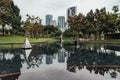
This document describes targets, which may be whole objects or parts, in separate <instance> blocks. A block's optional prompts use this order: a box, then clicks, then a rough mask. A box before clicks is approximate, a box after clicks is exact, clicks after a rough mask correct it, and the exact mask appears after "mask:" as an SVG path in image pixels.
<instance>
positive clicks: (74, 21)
mask: <svg viewBox="0 0 120 80" xmlns="http://www.w3.org/2000/svg"><path fill="white" fill-rule="evenodd" d="M84 20H85V16H84V15H83V14H82V13H79V15H78V16H77V15H76V16H73V17H69V19H68V24H69V26H70V28H71V29H74V30H76V31H77V33H78V37H79V36H80V37H81V36H82V35H81V34H80V31H81V28H82V27H84Z"/></svg>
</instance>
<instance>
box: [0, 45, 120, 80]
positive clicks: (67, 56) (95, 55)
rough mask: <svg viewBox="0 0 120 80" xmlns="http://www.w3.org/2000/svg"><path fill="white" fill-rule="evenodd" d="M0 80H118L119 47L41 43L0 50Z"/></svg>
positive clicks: (119, 71)
mask: <svg viewBox="0 0 120 80" xmlns="http://www.w3.org/2000/svg"><path fill="white" fill-rule="evenodd" d="M0 80H120V46H116V45H105V44H104V45H103V44H85V43H80V44H79V46H78V47H75V46H74V45H73V44H63V45H60V44H56V43H52V44H49V43H44V44H39V45H36V46H33V49H32V50H23V49H9V50H0Z"/></svg>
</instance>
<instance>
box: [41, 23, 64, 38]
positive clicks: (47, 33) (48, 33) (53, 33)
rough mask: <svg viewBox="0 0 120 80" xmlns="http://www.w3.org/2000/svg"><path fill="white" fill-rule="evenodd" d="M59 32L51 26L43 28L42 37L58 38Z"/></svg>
mask: <svg viewBox="0 0 120 80" xmlns="http://www.w3.org/2000/svg"><path fill="white" fill-rule="evenodd" d="M61 33H62V32H61V31H60V30H59V29H58V28H57V27H54V26H52V25H48V26H44V29H43V37H58V36H60V35H61Z"/></svg>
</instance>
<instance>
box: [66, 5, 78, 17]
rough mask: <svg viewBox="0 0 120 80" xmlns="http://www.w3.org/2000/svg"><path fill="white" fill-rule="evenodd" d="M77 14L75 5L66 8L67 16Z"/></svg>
mask: <svg viewBox="0 0 120 80" xmlns="http://www.w3.org/2000/svg"><path fill="white" fill-rule="evenodd" d="M75 15H77V7H76V6H73V7H70V8H68V9H67V18H68V17H71V16H75Z"/></svg>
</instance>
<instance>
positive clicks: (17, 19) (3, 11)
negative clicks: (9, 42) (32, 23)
mask: <svg viewBox="0 0 120 80" xmlns="http://www.w3.org/2000/svg"><path fill="white" fill-rule="evenodd" d="M0 24H1V25H2V33H3V35H4V27H5V25H10V26H12V29H13V32H12V33H13V34H17V32H19V28H20V25H21V16H20V10H19V8H18V7H17V6H16V5H15V4H14V2H13V1H12V0H7V1H6V0H1V1H0Z"/></svg>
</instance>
